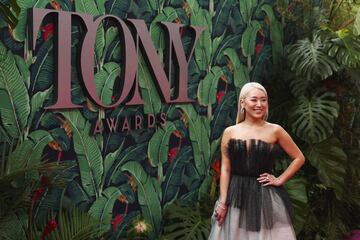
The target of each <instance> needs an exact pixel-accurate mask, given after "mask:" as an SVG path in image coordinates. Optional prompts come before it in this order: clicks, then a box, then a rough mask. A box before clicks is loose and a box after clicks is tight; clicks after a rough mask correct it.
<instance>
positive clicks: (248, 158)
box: [227, 138, 281, 177]
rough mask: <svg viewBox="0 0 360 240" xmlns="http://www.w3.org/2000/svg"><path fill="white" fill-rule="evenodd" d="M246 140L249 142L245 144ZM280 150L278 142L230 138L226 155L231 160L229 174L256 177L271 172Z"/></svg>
mask: <svg viewBox="0 0 360 240" xmlns="http://www.w3.org/2000/svg"><path fill="white" fill-rule="evenodd" d="M248 141H249V144H247V142H248ZM247 145H248V146H247ZM280 150H281V149H280V147H279V145H278V144H276V143H275V144H273V143H268V142H266V141H263V140H260V139H258V140H257V139H249V140H243V139H235V138H230V140H229V142H228V146H227V156H228V157H229V159H230V162H231V174H232V175H240V176H248V177H258V176H259V175H260V174H261V173H264V172H267V173H271V171H272V167H273V164H274V161H275V159H276V158H277V157H278V156H279V154H280V152H281V151H280Z"/></svg>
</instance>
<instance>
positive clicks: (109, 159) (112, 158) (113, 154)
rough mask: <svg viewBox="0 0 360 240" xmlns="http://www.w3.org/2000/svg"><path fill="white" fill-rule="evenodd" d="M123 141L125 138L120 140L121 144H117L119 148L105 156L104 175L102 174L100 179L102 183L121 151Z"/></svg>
mask: <svg viewBox="0 0 360 240" xmlns="http://www.w3.org/2000/svg"><path fill="white" fill-rule="evenodd" d="M124 142H125V140H123V141H122V143H121V145H120V146H119V148H118V149H117V150H115V151H114V152H111V153H109V154H107V155H106V157H105V159H104V175H103V181H102V182H103V184H104V183H105V178H106V176H107V174H108V173H109V171H110V169H111V167H112V166H113V164H114V162H115V160H116V159H117V158H118V156H119V154H120V153H121V152H122V150H123V146H124Z"/></svg>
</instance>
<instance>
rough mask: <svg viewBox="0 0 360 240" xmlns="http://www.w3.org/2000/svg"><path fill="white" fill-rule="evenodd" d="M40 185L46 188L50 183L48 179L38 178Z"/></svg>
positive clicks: (44, 177)
mask: <svg viewBox="0 0 360 240" xmlns="http://www.w3.org/2000/svg"><path fill="white" fill-rule="evenodd" d="M40 184H41V186H44V187H48V186H50V184H51V182H50V180H49V178H48V177H46V176H41V178H40Z"/></svg>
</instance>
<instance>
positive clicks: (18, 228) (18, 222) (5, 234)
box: [0, 211, 28, 240]
mask: <svg viewBox="0 0 360 240" xmlns="http://www.w3.org/2000/svg"><path fill="white" fill-rule="evenodd" d="M27 219H28V215H27V214H26V212H25V211H21V212H19V213H17V214H16V213H11V214H7V215H6V216H5V217H3V218H2V219H1V224H0V238H1V239H6V240H20V239H26V236H27V234H28V232H27V228H28V226H27V225H28V224H27Z"/></svg>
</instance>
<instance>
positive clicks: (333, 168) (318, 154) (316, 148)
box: [306, 137, 347, 200]
mask: <svg viewBox="0 0 360 240" xmlns="http://www.w3.org/2000/svg"><path fill="white" fill-rule="evenodd" d="M306 152H307V153H308V154H307V156H308V159H309V161H310V163H311V165H313V166H314V167H316V168H317V169H318V176H319V179H320V181H321V182H322V183H323V184H325V185H326V186H327V187H331V188H333V189H334V190H335V194H336V198H337V199H339V200H340V199H342V196H343V188H344V178H345V176H346V165H347V156H346V154H345V153H344V151H343V149H342V144H341V142H340V141H339V139H337V138H336V137H330V138H328V139H326V140H325V141H322V142H320V143H317V144H313V145H310V146H309V149H308V150H307V151H306Z"/></svg>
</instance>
